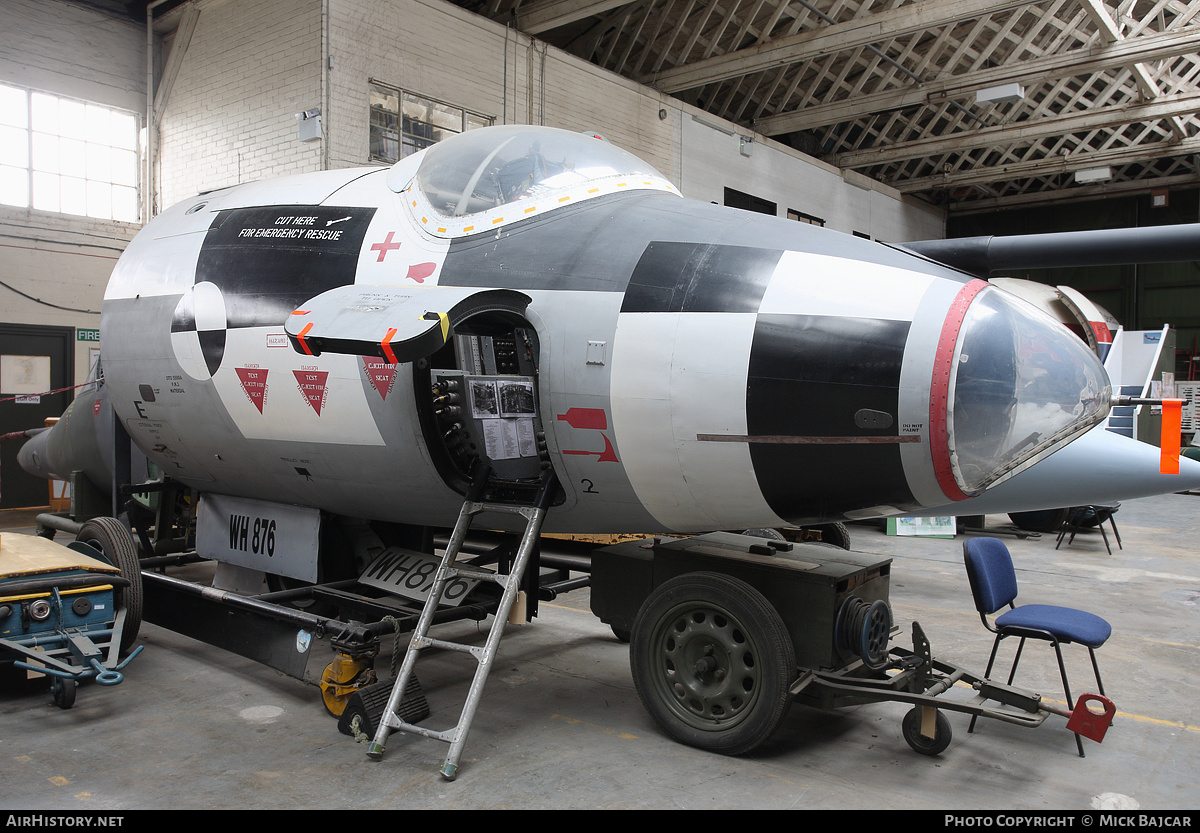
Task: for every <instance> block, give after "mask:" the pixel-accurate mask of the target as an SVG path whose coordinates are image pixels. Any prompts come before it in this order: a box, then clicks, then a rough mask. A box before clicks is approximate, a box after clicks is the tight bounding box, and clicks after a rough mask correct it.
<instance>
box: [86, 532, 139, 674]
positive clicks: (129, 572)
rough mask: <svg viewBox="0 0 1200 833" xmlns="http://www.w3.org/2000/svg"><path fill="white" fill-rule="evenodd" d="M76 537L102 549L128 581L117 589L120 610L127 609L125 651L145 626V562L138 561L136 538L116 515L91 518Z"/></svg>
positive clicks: (123, 636) (116, 600)
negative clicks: (143, 604)
mask: <svg viewBox="0 0 1200 833" xmlns="http://www.w3.org/2000/svg"><path fill="white" fill-rule="evenodd" d="M75 540H76V541H78V542H80V543H82V544H87V545H88V546H89V547H91V548H92V549H94V550H98V551H99V552H100V555H101V557H102V558H103V559H104V560H105V561H107V562H108V563H109V564H111V565H113V566H114V567H116V568H117V569H118V570H120V571H121V577H122V578H125V579H128V580H129V586H128V587H122V588H118V589H117V590H116V591H115V592H114V599H115V602H116V606H117V609H118V610H119V609H120V608H121V607H122V606H123V607H124V608H125V626H124V630H122V631H121V653H122V654H125V653H127V652H128V651H129V649H130V648H132V647H133V643H134V642H136V641H137V635H138V629H139V628H141V626H142V565H141V562H139V561H138V553H137V547H135V546H134V544H133V538H132V537H131V536H130V534H129V530H127V529H126V528H125V526H124V524H122V523H121V522H120V521H118V520H117V519H116V518H104V517H100V518H92V519H91V520H90V521H88V522H87V523H85V524H84V525H83V526H82V527H80V529H79V534H78V535H76V536H75Z"/></svg>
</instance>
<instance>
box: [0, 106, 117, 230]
mask: <svg viewBox="0 0 1200 833" xmlns="http://www.w3.org/2000/svg"><path fill="white" fill-rule="evenodd" d="M140 126H141V125H140V124H139V118H138V116H137V115H136V114H134V113H130V112H126V111H123V110H115V109H112V108H110V107H104V106H102V105H99V104H93V103H91V102H86V101H79V100H76V99H71V98H63V97H61V96H57V95H52V94H50V93H43V92H37V91H35V90H27V89H22V88H20V87H12V86H8V85H3V84H0V204H3V205H11V206H16V207H18V208H33V209H36V210H38V211H54V212H58V213H60V214H76V215H80V216H85V217H95V218H97V219H102V220H120V221H122V222H127V223H136V222H137V221H138V219H139V201H138V184H139V183H138V174H139V148H138V133H139V129H140Z"/></svg>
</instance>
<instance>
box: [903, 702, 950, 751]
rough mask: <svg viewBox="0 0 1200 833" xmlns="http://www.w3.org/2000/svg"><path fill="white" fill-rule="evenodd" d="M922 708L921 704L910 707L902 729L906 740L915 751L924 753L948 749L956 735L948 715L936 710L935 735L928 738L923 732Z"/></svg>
mask: <svg viewBox="0 0 1200 833" xmlns="http://www.w3.org/2000/svg"><path fill="white" fill-rule="evenodd" d="M921 710H922V707H921V706H915V707H913V708H912V709H910V710H909V712H908V714H906V715H904V721H903V722H902V723H901V724H900V731H901V732H902V733H903V734H904V740H905V742H906V743H907V744H908V745H909V746H911V747H912V750H913V751H914V752H919V753H921V754H922V755H940V754H942V753H943V752H945V751H946V747H947V746H949V745H950V740H951V738H952V737H953V736H954V733H953V731H952V730H951V729H950V721H949V720H947V719H946V715H944V714H942V713H941V712H940V711H937V710H934V714H935V715H936V718H935V719H934V722H933V723H934V729H933V737H932V738H927V737H925V736H924V735H922V734H921Z"/></svg>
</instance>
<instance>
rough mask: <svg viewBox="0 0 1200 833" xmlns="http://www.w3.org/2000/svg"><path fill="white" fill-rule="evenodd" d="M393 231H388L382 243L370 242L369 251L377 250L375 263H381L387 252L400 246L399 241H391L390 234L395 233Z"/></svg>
mask: <svg viewBox="0 0 1200 833" xmlns="http://www.w3.org/2000/svg"><path fill="white" fill-rule="evenodd" d="M395 233H396V232H394V231H389V232H388V236H387V237H386V238H384V240H383V242H382V243H372V244H371V251H373V252H379V257H378V259H376V261H375V262H376V263H383V259H384V258H385V257H387V253H388V252H392V251H395V250H396V249H399V248H400V244H399V243H393V242H392V236H393V235H395Z"/></svg>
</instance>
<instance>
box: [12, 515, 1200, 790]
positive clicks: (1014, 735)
mask: <svg viewBox="0 0 1200 833" xmlns="http://www.w3.org/2000/svg"><path fill="white" fill-rule="evenodd" d="M1198 508H1200V497H1195V496H1189V495H1166V496H1162V497H1158V498H1150V499H1143V500H1137V501H1130V502H1127V503H1125V504H1124V505H1123V506H1122V507H1121V510H1120V512H1119V513H1118V514H1117V516H1116V520H1117V524H1118V526H1119V528H1120V531H1121V535H1122V538H1123V540H1124V549H1123V550H1116V548H1115V546H1114V552H1113V554H1112V555H1109V554H1108V553H1107V552H1106V551H1105V548H1104V545H1103V543H1102V542H1101V540H1100V536H1099V534H1098V533H1097V532H1095V531H1091V532H1088V533H1086V534H1084V535H1081V536H1080V537H1078V538H1077V539H1076V541H1075V543H1074V544H1073V545H1072V546H1070V547H1069V548H1068V547H1065V546H1064V547H1063V548H1062V549H1060V550H1059V551H1057V552H1056V551H1055V549H1054V544H1055V538H1054V536H1053V535H1048V536H1043V537H1041V538H1040V539H1038V538H1029V539H1025V540H1018V539H1016V538H1012V537H1008V536H1005V540H1006V542H1007V543H1008V544H1009V546H1010V548H1011V549H1012V551H1013V554H1014V558H1015V560H1016V562H1017V566H1018V571H1019V573H1018V577H1019V580H1020V581H1021V583H1022V588H1023V593H1022V596H1021V600H1022V601H1025V602H1034V601H1041V602H1047V603H1064V604H1075V605H1077V606H1080V607H1084V608H1087V609H1091V610H1093V611H1094V612H1096V613H1099V614H1101V615H1103V616H1105V617H1106V618H1108V619H1109V620H1110V621H1111V622H1112V624H1113V630H1114V635H1113V637H1112V639H1111V640H1110V641H1109V642H1108V644H1107V645H1105V646H1104V648H1103V649H1101V651H1100V654H1099V657H1100V667H1101V671H1102V672H1103V673H1104V675H1105V684H1106V688H1107V690H1108V694H1109V696H1110V697H1111V698H1112V699H1113V700H1114V701H1115V703H1116V705H1117V708H1118V709H1119V712H1118V717H1117V720H1116V722H1115V723H1114V725H1113V727H1112V728H1111V729H1110V731H1109V733H1108V736H1107V738H1106V739H1105V741H1104V743H1103V744H1102V745H1097V744H1095V743H1092V742H1090V741H1085V744H1086V746H1085V748H1086V751H1087V757H1086V758H1083V759H1081V758H1079V757H1078V756H1077V754H1076V750H1075V744H1074V742H1073V738H1072V736H1071V735H1070V734H1069V733H1068V732H1067V731H1066V729H1065V720H1064V719H1061V718H1057V717H1052V718H1050V719H1048V720H1047V722H1046V723H1045V724H1043V725H1042V726H1041V727H1040V728H1037V729H1032V730H1031V729H1026V728H1020V727H1016V726H1011V725H1008V724H1004V723H1000V722H998V721H994V720H992V721H981V722H980V724H979V726H978V728H977V730H976V732H975V733H974V734H968V733H967V731H966V725H967V718H966V717H965V716H963V715H958V714H950V715H949V717H950V721H951V724H952V726H953V728H954V740H953V742H952V743H951V744H950V747H949V748H948V749H947V750H946V751H945V752H944V753H942V755H941V756H940V757H936V758H930V757H924V756H920V755H917V754H915V753H914V752H913V751H912V750H910V749H909V747H908V745H907V744H906V743H905V742H904V740H903V738H902V737H901V733H900V720H901V717H902V716H903V714H904V713H905V711H906V710H907V708H906V707H905V706H903V705H899V704H874V705H866V706H859V707H855V708H849V709H844V710H840V711H837V712H828V713H826V712H820V711H816V710H812V709H807V708H801V707H797V708H793V709H792V710H791V711H790V713H789V714H788V716H787V717H786V719H785V723H784V725H783V728H782V729H781V731H780V732H779V733H778V735H777V736H776V737H775V738H774V739H773V740H772V741H771V743H770V744H769V745H768V747H767V748H765V749H763V750H761V751H759V752H757V753H755V754H753V755H750V756H747V757H743V758H727V757H721V756H717V755H713V754H708V753H705V752H700V751H697V750H694V749H690V748H688V747H684V746H680V745H678V744H675V743H674V742H672V741H669V740H667V739H666V738H665V737H664V736H663V735H662V734H661V733H660V732H659V731H658V730H657V729H656V727H655V726H654V725H653V723H652V722H651V720H650V718H649V716H648V715H647V714H646V712H645V711H644V710H643V709H642V706H641V704H640V703H639V701H638V698H637V694H636V693H635V691H634V687H633V683H632V681H631V678H630V672H629V661H628V656H629V651H628V648H627V646H625V645H623V644H621V643H619V642H617V641H616V640H615V639H614V638H613V637H612V635H611V632H610V631H609V629H608V628H607V627H606V626H605V625H603V624H601V623H600V622H599V621H598V620H597V619H595V618H594V617H593V616H592V614H591V613H590V612H589V609H588V595H587V591H578V592H576V593H574V594H570V595H568V596H566V597H563V598H561V599H560V600H559V601H558V602H556V603H554V604H544V605H543V607H542V615H541V617H540V618H539V619H538V620H537V622H536V623H535V624H533V625H526V626H521V627H515V628H510V629H509V632H508V633H507V634H506V635H505V641H504V643H503V647H502V654H501V657H500V659H499V660H498V662H497V665H496V667H495V670H494V671H493V674H492V677H491V680H490V681H489V684H488V688H487V690H486V692H485V695H484V700H483V705H482V707H481V708H480V711H479V713H478V716H477V718H476V721H475V725H474V728H473V729H472V731H471V735H470V738H469V740H468V743H467V747H466V752H465V755H464V756H463V760H462V768H461V770H460V773H459V776H458V779H457V780H456V781H454V782H452V783H451V782H447V781H445V780H443V779H442V778H441V776H439V775H438V774H437V769H438V766H439V765H440V763H441V761H442V760H443V758H444V756H445V750H446V747H445V745H444V744H441V743H438V742H435V741H430V740H424V739H420V738H416V737H410V736H402V735H394V736H393V737H392V738H391V739H390V740H389V743H388V746H387V753H386V755H385V757H384V758H383V760H382V761H379V762H373V761H371V760H369V759H368V758H367V757H366V755H365V752H364V749H365V746H364V745H359V744H356V743H355V742H354V741H353V740H352V739H351V738H348V737H347V736H345V735H342V734H340V733H339V732H338V731H337V728H336V723H335V721H334V720H333V719H332V718H330V717H329V716H327V714H326V712H325V711H324V709H323V708H322V706H321V700H320V695H319V691H318V689H317V688H316V687H315V686H314V685H312V684H311V683H305V682H300V681H297V680H295V679H292V678H290V677H287V676H285V675H282V674H280V673H278V672H276V671H273V670H271V669H269V668H266V667H264V666H260V665H257V664H255V663H252V662H250V661H248V660H245V659H242V658H240V657H238V656H234V655H232V654H229V653H226V652H224V651H221V650H218V649H215V648H212V647H210V646H207V645H204V644H202V643H200V642H196V641H193V640H191V639H188V638H185V637H181V636H179V635H176V634H174V633H172V632H170V631H166V630H164V629H162V628H159V627H156V626H154V625H151V624H146V625H144V626H143V627H142V630H141V643H142V644H143V645H145V651H144V652H143V653H142V655H141V656H140V657H138V658H137V659H136V660H135V661H134V663H133V664H132V665H131V666H130V667H129V669H128V675H127V678H126V680H125V682H124V683H122V684H121V685H119V686H116V687H111V688H102V687H99V686H95V685H89V686H86V687H84V688H82V689H81V690H80V691H79V695H78V698H77V701H76V704H75V707H74V708H73V709H71V710H69V711H63V710H60V709H58V708H56V707H55V706H53V705H51V703H50V699H49V695H48V686H47V685H46V684H45V683H42V682H38V683H37V684H34V685H20V686H17V687H16V688H15V689H8V690H4V691H0V807H2V808H3V809H6V810H14V809H26V810H29V809H38V810H50V809H54V810H132V809H142V808H162V809H168V808H169V809H215V808H244V809H250V808H263V809H266V808H287V809H301V808H396V809H401V808H512V809H535V808H536V809H540V808H689V809H692V808H722V809H725V808H746V809H768V808H770V809H774V808H788V809H807V808H822V809H830V808H839V809H840V808H870V809H885V808H886V809H912V808H926V809H959V810H1052V809H1061V810H1086V809H1119V808H1125V809H1138V808H1140V809H1146V810H1151V809H1156V810H1173V809H1193V808H1197V807H1198V806H1200V799H1197V797H1196V791H1195V773H1197V772H1200V714H1197V712H1198V710H1200V667H1198V663H1197V659H1198V657H1200V608H1198V607H1197V600H1198V599H1200V558H1197V551H1196V549H1197V547H1196V542H1197V541H1200V513H1198V512H1197V509H1198ZM3 514H9V517H8V518H7V519H5V518H3V517H0V523H2V522H4V521H5V520H7V524H8V526H10V527H17V528H18V529H19V528H25V529H26V531H28V529H27V525H28V516H27V515H24V516H23V515H21V514H20V513H0V515H3ZM988 523H989V525H990V526H992V527H994V528H1000V527H1002V526H1003V525H1004V524H1006V523H1007V518H1006V517H1003V516H992V517H989V518H988ZM851 533H852V537H853V542H854V548H855V549H858V550H863V551H867V552H872V553H880V554H885V555H889V556H893V557H894V558H895V563H894V565H893V572H892V603H893V608H894V612H895V616H896V618H897V620H898V623H899V624H900V626H901V634H902V636H901V642H902V644H906V645H907V644H908V633H909V630H910V629H909V624H910V622H911V621H912V620H914V619H915V620H919V621H920V622H921V624H922V626H923V627H924V629H925V631H926V633H927V634H928V636H929V639H930V641H931V643H932V645H933V651H934V655H935V656H937V657H939V658H942V659H946V660H949V661H952V662H956V663H959V664H962V665H966V666H967V667H968V668H969V669H971V670H972V671H975V672H976V673H982V671H983V669H984V666H985V663H986V660H987V652H988V650H989V647H990V642H991V639H990V634H988V633H987V632H986V631H985V630H984V629H983V627H982V625H980V623H979V621H978V618H977V616H976V614H975V612H974V609H973V607H972V603H971V600H970V591H969V589H968V587H967V581H966V576H965V574H964V571H963V566H962V554H961V553H962V550H961V545H962V539H963V537H964V536H963V535H961V534H960V535H959V537H958V539H957V540H940V539H907V538H905V539H902V538H895V537H887V536H885V535H884V534H883V533H882V532H881V531H880V530H879V529H878V528H876V527H872V526H866V525H859V526H854V527H852V528H851ZM451 630H452V631H454V630H456V631H457V632H459V634H460V635H463V636H465V635H468V634H469V632H470V631H472V630H475V625H473V624H470V625H457V626H453V627H452V628H451ZM463 631H466V632H467V634H464V633H463ZM444 633H447V631H444ZM325 650H326V649H325V648H324V647H323V646H320V645H319V646H318V647H317V649H316V650H315V651H314V653H315V660H320V661H321V662H322V663H323V662H324V659H325V657H327V656H328V654H325V653H322V652H323V651H325ZM1009 650H1010V651H1011V649H1009ZM1067 655H1068V656H1067V662H1068V671H1069V673H1070V674H1071V680H1072V685H1073V687H1074V690H1075V691H1076V693H1080V692H1082V691H1091V690H1094V683H1093V681H1092V677H1091V671H1090V666H1089V665H1088V662H1087V653H1086V651H1085V650H1083V649H1082V648H1080V647H1078V646H1071V647H1069V648H1068V649H1067ZM1007 656H1011V653H1009V654H1007ZM315 660H314V663H310V674H311V673H312V672H313V671H314V669H313V668H312V667H311V666H312V665H315V664H316V662H315ZM386 665H387V658H386V657H381V659H380V667H381V668H386ZM1021 670H1022V673H1021V674H1020V675H1019V676H1018V679H1017V681H1016V684H1017V685H1019V686H1021V687H1023V688H1027V689H1032V690H1036V691H1041V692H1043V693H1045V694H1046V696H1047V697H1048V698H1050V699H1053V698H1055V697H1056V696H1057V698H1058V699H1059V700H1061V699H1062V695H1061V694H1060V693H1059V692H1060V691H1061V688H1060V684H1059V681H1058V676H1057V671H1056V669H1055V666H1054V662H1053V653H1052V651H1051V650H1050V649H1049V648H1048V647H1046V646H1045V645H1038V644H1035V645H1031V646H1030V647H1029V650H1028V651H1027V652H1026V657H1025V658H1024V659H1023V661H1022V669H1021ZM418 671H419V676H420V679H421V682H422V684H423V686H424V689H425V694H426V697H427V698H428V700H429V703H430V706H431V708H432V709H433V711H434V715H433V716H432V717H431V718H430V719H429V720H428V721H427V723H429V724H431V725H439V726H445V725H447V724H448V723H452V722H453V721H454V719H455V718H456V717H457V714H458V706H459V704H460V702H461V698H462V696H463V693H464V689H465V686H464V685H463V684H464V683H465V681H466V680H467V679H468V678H469V674H470V672H471V668H470V667H469V665H468V663H466V662H464V660H463V659H462V658H461V657H446V656H441V657H437V656H435V657H431V658H430V659H429V660H428V661H425V662H424V663H423V664H421V665H419V666H418ZM315 673H317V674H319V673H320V668H317V669H315ZM997 676H999V675H997ZM439 718H440V719H439Z"/></svg>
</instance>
